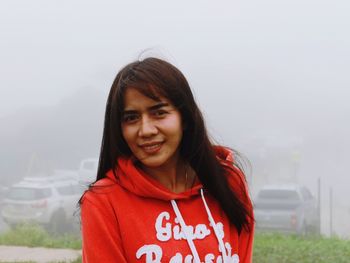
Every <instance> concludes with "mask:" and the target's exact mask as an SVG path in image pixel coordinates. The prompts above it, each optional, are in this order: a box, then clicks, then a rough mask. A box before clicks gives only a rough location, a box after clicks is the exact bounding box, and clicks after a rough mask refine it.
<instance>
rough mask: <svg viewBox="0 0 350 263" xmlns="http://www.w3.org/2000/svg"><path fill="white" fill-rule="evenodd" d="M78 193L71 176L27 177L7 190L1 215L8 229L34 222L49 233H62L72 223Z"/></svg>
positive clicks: (79, 191) (78, 187)
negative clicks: (10, 226) (45, 228)
mask: <svg viewBox="0 0 350 263" xmlns="http://www.w3.org/2000/svg"><path fill="white" fill-rule="evenodd" d="M82 192H83V188H82V186H81V185H80V184H79V183H78V182H77V180H76V179H72V176H68V175H62V174H61V175H59V174H57V175H55V176H50V177H27V178H24V179H23V180H22V181H21V182H19V183H17V184H14V185H13V186H12V187H10V188H9V191H8V193H7V195H6V197H5V199H4V201H3V207H2V209H1V215H2V217H3V219H4V221H5V222H6V223H7V224H9V225H16V224H18V223H21V222H34V223H38V224H41V225H44V226H46V227H47V228H48V229H49V230H50V231H53V232H61V231H65V230H67V229H69V228H70V227H71V226H72V224H73V222H74V221H75V217H74V212H75V211H76V209H77V202H78V200H79V198H80V197H81V195H82Z"/></svg>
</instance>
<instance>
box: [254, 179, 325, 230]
mask: <svg viewBox="0 0 350 263" xmlns="http://www.w3.org/2000/svg"><path fill="white" fill-rule="evenodd" d="M254 213H255V220H256V228H257V230H267V231H271V230H277V231H283V232H292V233H296V234H306V233H307V232H318V231H319V224H320V220H319V213H318V208H317V201H316V199H315V198H314V197H313V196H312V194H311V193H310V191H309V190H308V189H307V188H306V187H303V186H299V185H269V186H265V187H263V188H262V189H261V190H260V191H259V192H258V194H257V197H256V198H255V200H254Z"/></svg>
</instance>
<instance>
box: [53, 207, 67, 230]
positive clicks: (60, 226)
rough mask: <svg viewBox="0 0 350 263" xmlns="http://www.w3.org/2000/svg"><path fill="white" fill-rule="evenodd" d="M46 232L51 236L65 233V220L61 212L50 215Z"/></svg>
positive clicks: (63, 213)
mask: <svg viewBox="0 0 350 263" xmlns="http://www.w3.org/2000/svg"><path fill="white" fill-rule="evenodd" d="M48 231H49V232H50V233H53V234H60V233H64V232H66V231H67V219H66V214H65V212H64V211H63V210H57V211H56V212H54V213H53V214H52V216H51V219H50V222H49V225H48Z"/></svg>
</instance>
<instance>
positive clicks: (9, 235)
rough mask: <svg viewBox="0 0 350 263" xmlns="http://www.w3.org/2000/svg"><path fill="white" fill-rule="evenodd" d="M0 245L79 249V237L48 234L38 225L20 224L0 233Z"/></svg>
mask: <svg viewBox="0 0 350 263" xmlns="http://www.w3.org/2000/svg"><path fill="white" fill-rule="evenodd" d="M0 245H12V246H28V247H48V248H71V249H81V239H80V237H79V236H77V235H72V234H62V235H49V234H48V233H47V231H46V230H45V229H44V228H43V227H41V226H39V225H33V224H21V225H18V226H16V227H15V228H13V229H10V230H8V231H7V232H5V233H4V234H2V235H0Z"/></svg>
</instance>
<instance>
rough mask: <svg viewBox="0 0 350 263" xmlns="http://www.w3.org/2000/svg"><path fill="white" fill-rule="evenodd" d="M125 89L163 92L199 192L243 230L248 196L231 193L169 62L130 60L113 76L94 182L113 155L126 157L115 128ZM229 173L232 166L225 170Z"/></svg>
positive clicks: (114, 158) (127, 153)
mask: <svg viewBox="0 0 350 263" xmlns="http://www.w3.org/2000/svg"><path fill="white" fill-rule="evenodd" d="M128 87H133V88H135V89H137V90H138V91H139V92H141V93H142V94H144V95H145V96H147V97H150V98H152V99H154V100H158V99H159V96H163V97H165V98H167V99H168V100H169V101H170V102H171V103H172V104H173V105H174V106H175V107H176V108H177V109H178V110H179V112H180V113H181V117H182V121H183V125H184V127H186V128H185V129H184V133H183V137H182V141H181V144H180V155H181V157H182V158H183V159H184V160H186V161H187V162H188V163H189V164H190V165H191V167H192V169H193V170H194V171H195V172H196V174H197V176H198V178H199V180H200V181H201V182H202V184H203V186H204V188H205V190H206V191H208V192H209V193H210V194H211V195H212V196H213V197H214V198H215V199H216V200H217V201H218V202H219V204H220V205H221V207H222V209H223V210H224V212H225V213H226V215H227V216H228V218H229V220H230V222H231V223H232V224H234V225H235V226H236V228H237V229H238V231H239V232H240V231H241V230H242V228H243V227H247V229H248V230H249V227H250V224H249V222H250V219H252V218H253V217H252V212H251V207H250V205H248V206H247V205H246V201H247V200H249V198H248V197H247V196H246V197H245V198H247V199H246V200H242V199H241V198H239V197H238V196H240V194H241V193H235V192H233V191H232V190H231V188H230V187H229V185H228V182H227V178H226V175H225V173H228V171H227V169H229V168H227V167H226V166H223V165H221V164H220V162H219V161H218V159H217V157H216V154H215V151H214V146H213V144H212V143H211V142H210V140H209V137H208V134H207V130H206V127H205V124H204V120H203V117H202V114H201V111H200V110H199V108H198V106H197V104H196V102H195V99H194V97H193V94H192V91H191V89H190V86H189V84H188V82H187V80H186V78H185V77H184V75H183V74H182V73H181V72H180V71H179V70H178V69H177V68H176V67H175V66H173V65H171V64H170V63H168V62H166V61H164V60H161V59H158V58H146V59H144V60H142V61H135V62H132V63H130V64H128V65H126V66H125V67H124V68H122V69H121V70H120V71H119V73H118V74H117V76H116V78H115V80H114V82H113V84H112V87H111V90H110V93H109V96H108V100H107V106H106V113H105V123H104V131H103V138H102V145H101V153H100V159H99V167H98V172H97V178H96V181H98V180H100V179H102V178H104V177H106V173H107V171H109V170H111V169H113V171H114V170H115V169H117V168H118V167H117V160H118V157H120V156H130V155H131V151H130V149H129V147H128V145H127V144H126V142H125V140H124V138H123V135H122V130H121V122H122V121H121V120H122V112H123V110H124V95H125V90H126V89H127V88H128ZM232 171H233V172H234V171H235V169H232V170H231V171H230V173H232ZM115 176H117V173H115ZM237 176H239V175H238V174H237ZM242 192H244V191H243V190H242Z"/></svg>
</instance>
